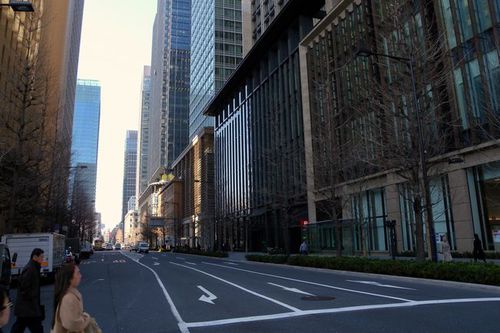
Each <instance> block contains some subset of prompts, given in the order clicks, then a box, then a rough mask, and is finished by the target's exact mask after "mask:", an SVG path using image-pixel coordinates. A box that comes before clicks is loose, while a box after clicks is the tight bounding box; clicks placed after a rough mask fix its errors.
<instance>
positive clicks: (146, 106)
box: [135, 66, 151, 198]
mask: <svg viewBox="0 0 500 333" xmlns="http://www.w3.org/2000/svg"><path fill="white" fill-rule="evenodd" d="M141 101H142V105H141V122H140V124H139V134H138V135H139V138H138V144H139V146H138V148H137V185H136V194H135V195H136V197H137V198H138V197H139V195H141V193H142V192H143V191H144V190H145V189H146V187H147V186H148V180H149V179H148V152H149V140H150V138H149V135H150V134H149V130H150V126H151V124H150V122H149V117H150V112H151V67H150V66H144V72H143V75H142V88H141Z"/></svg>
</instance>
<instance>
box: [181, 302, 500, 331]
mask: <svg viewBox="0 0 500 333" xmlns="http://www.w3.org/2000/svg"><path fill="white" fill-rule="evenodd" d="M473 302H500V297H490V298H458V299H443V300H430V301H411V302H405V303H389V304H375V305H360V306H348V307H343V308H331V309H318V310H305V311H298V312H285V313H277V314H272V315H263V316H251V317H240V318H231V319H221V320H212V321H201V322H192V323H186V327H188V328H191V327H209V326H221V325H229V324H239V323H248V322H256V321H264V320H273V319H284V318H291V317H301V316H310V315H316V314H327V313H342V312H355V311H366V310H378V309H390V308H403V307H413V306H422V305H435V304H454V303H473Z"/></svg>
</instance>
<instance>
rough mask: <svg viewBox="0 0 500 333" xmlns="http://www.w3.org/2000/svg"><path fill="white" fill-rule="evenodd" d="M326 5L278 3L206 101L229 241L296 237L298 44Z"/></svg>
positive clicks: (299, 197) (236, 244)
mask: <svg viewBox="0 0 500 333" xmlns="http://www.w3.org/2000/svg"><path fill="white" fill-rule="evenodd" d="M323 5H324V3H323V1H312V2H311V1H309V2H307V3H305V2H302V1H288V2H286V3H285V4H283V6H282V7H281V8H280V10H281V12H282V15H279V16H276V17H275V18H274V19H273V20H272V21H270V23H269V26H268V27H267V28H266V29H265V30H262V27H261V32H260V37H259V38H257V36H256V38H255V44H254V46H253V48H252V49H251V50H250V51H249V53H248V54H247V56H246V57H245V59H244V60H243V62H242V63H241V64H240V66H239V67H238V68H237V70H236V71H235V73H234V74H233V75H232V76H231V77H230V79H229V80H228V81H227V83H226V85H225V86H224V88H222V89H221V90H220V91H219V93H218V94H217V95H216V96H215V97H214V99H213V100H212V102H211V103H210V104H209V105H208V106H207V108H206V109H205V113H206V114H207V115H211V116H214V117H215V141H214V151H215V158H214V161H215V162H214V163H215V170H216V171H215V172H216V174H215V185H214V186H215V193H216V197H215V219H216V223H217V224H218V225H220V226H221V228H220V231H219V235H218V238H219V239H221V241H222V242H223V243H225V244H228V245H229V247H231V248H236V249H238V248H239V249H252V250H261V249H266V248H269V247H276V248H281V249H286V250H291V249H295V248H297V249H298V247H299V245H300V228H299V225H300V221H301V220H303V219H307V201H306V188H305V184H306V169H305V156H304V132H303V126H302V108H301V105H302V102H301V101H302V96H301V89H300V70H301V67H300V65H301V64H300V62H299V54H298V45H299V41H300V40H301V39H302V38H303V37H305V35H306V34H307V33H308V32H309V31H310V30H311V29H312V27H313V21H314V18H315V16H316V15H317V13H318V12H319V10H320V9H321V8H322V6H323ZM255 6H257V3H256V4H255ZM254 10H257V9H256V7H254Z"/></svg>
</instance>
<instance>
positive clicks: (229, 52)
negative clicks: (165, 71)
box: [189, 0, 243, 138]
mask: <svg viewBox="0 0 500 333" xmlns="http://www.w3.org/2000/svg"><path fill="white" fill-rule="evenodd" d="M191 12H192V18H191V82H190V100H189V137H190V138H193V137H194V136H195V135H196V133H198V132H199V131H200V129H202V128H203V127H213V125H214V120H213V118H210V117H207V116H204V115H203V114H202V112H203V109H204V107H205V106H206V104H207V103H208V102H209V101H210V99H211V98H212V97H213V95H214V94H215V93H216V92H217V91H218V90H219V89H220V88H222V86H223V85H224V82H225V81H226V79H227V78H228V77H229V76H230V75H231V73H232V72H233V70H234V69H235V68H236V66H237V65H238V64H239V62H240V61H241V59H242V53H243V34H242V1H241V0H237V1H215V0H193V6H192V9H191Z"/></svg>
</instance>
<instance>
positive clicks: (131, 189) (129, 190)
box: [121, 130, 137, 219]
mask: <svg viewBox="0 0 500 333" xmlns="http://www.w3.org/2000/svg"><path fill="white" fill-rule="evenodd" d="M123 164H124V165H123V195H122V216H121V218H122V219H123V218H124V217H125V214H127V212H128V201H129V199H130V198H131V197H135V186H136V174H137V131H130V130H129V131H127V136H126V138H125V157H124V163H123Z"/></svg>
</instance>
